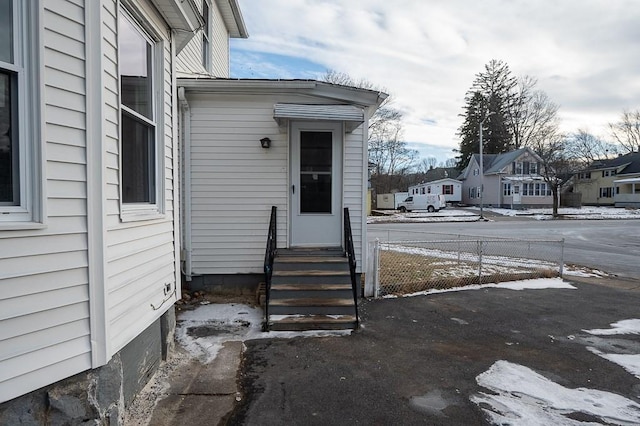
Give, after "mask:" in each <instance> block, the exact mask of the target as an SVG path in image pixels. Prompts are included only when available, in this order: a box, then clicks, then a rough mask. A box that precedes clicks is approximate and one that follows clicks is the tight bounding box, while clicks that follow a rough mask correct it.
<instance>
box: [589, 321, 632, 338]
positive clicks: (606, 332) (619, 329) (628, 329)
mask: <svg viewBox="0 0 640 426" xmlns="http://www.w3.org/2000/svg"><path fill="white" fill-rule="evenodd" d="M582 331H586V332H587V333H589V334H594V335H596V336H614V335H618V334H640V319H628V320H622V321H618V322H614V323H613V324H611V328H595V329H592V330H582Z"/></svg>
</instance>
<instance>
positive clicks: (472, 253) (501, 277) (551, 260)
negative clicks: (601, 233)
mask: <svg viewBox="0 0 640 426" xmlns="http://www.w3.org/2000/svg"><path fill="white" fill-rule="evenodd" d="M370 251H373V253H371V252H370V258H369V259H370V262H371V261H372V262H371V263H370V264H371V266H372V268H371V269H370V270H369V271H368V272H369V273H373V277H372V281H371V283H370V285H371V286H372V287H373V296H374V297H381V296H386V295H403V294H409V293H415V292H420V291H425V290H432V289H448V288H454V287H462V286H468V285H473V284H487V283H499V282H504V281H514V280H522V279H530V278H547V277H556V276H562V273H563V255H564V240H514V239H504V238H495V239H492V238H484V237H483V238H482V239H478V238H468V237H462V236H459V237H458V238H457V239H449V240H444V239H442V240H432V241H395V242H394V241H387V242H380V241H379V240H376V241H375V243H373V244H372V247H370ZM367 275H368V274H367ZM367 281H369V279H368V280H367Z"/></svg>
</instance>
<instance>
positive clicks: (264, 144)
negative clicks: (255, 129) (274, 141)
mask: <svg viewBox="0 0 640 426" xmlns="http://www.w3.org/2000/svg"><path fill="white" fill-rule="evenodd" d="M260 145H262V147H263V148H269V147H270V146H271V139H269V138H262V139H260Z"/></svg>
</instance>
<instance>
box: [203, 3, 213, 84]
mask: <svg viewBox="0 0 640 426" xmlns="http://www.w3.org/2000/svg"><path fill="white" fill-rule="evenodd" d="M205 7H206V8H207V10H208V12H209V13H208V14H206V16H205ZM202 19H203V21H204V24H203V26H202V58H201V59H202V66H203V67H204V69H205V70H206V71H207V72H208V73H211V70H212V69H213V64H212V60H213V58H212V52H211V51H212V38H213V26H212V25H211V2H210V1H209V0H202Z"/></svg>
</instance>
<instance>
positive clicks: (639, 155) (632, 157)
mask: <svg viewBox="0 0 640 426" xmlns="http://www.w3.org/2000/svg"><path fill="white" fill-rule="evenodd" d="M620 167H623V169H622V170H621V171H619V172H618V174H627V173H640V152H630V153H628V154H625V155H620V156H619V157H616V158H611V159H604V160H595V161H594V162H593V163H591V165H590V166H589V167H588V168H587V170H602V169H613V168H620Z"/></svg>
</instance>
